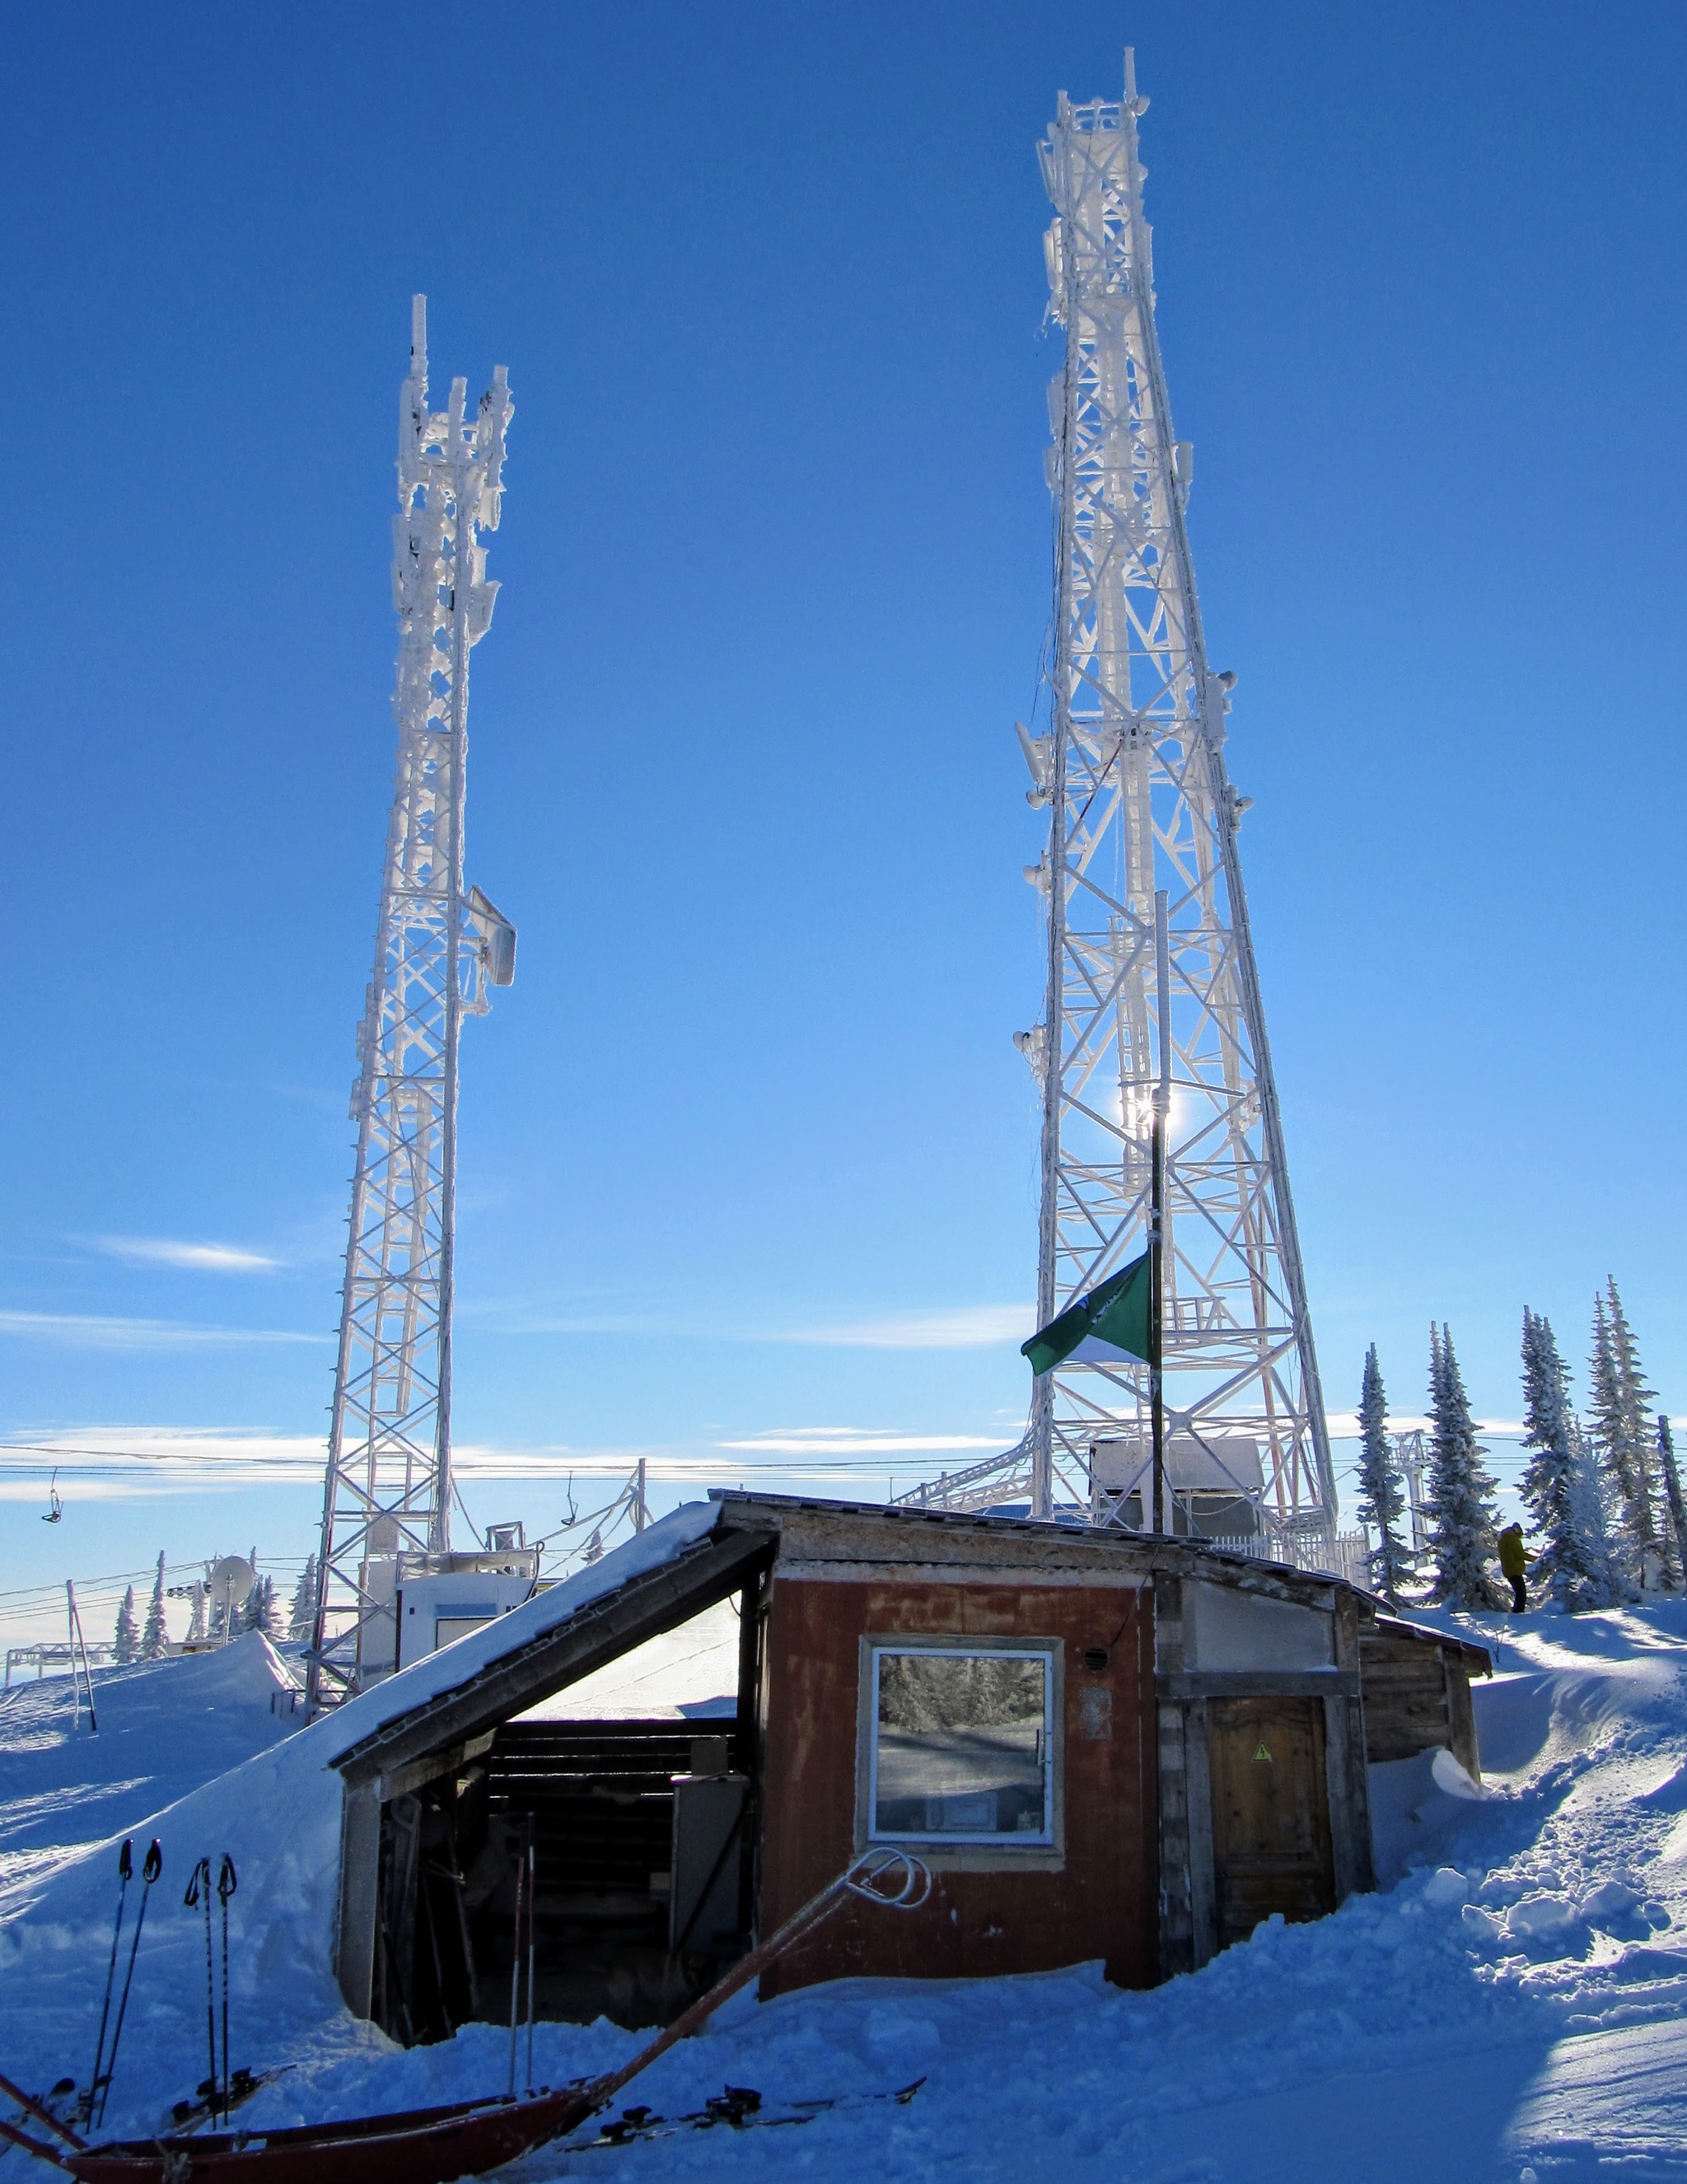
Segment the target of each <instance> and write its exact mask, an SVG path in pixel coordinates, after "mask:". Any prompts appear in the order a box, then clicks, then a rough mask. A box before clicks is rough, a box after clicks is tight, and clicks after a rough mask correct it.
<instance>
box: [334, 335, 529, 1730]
mask: <svg viewBox="0 0 1687 2184" xmlns="http://www.w3.org/2000/svg"><path fill="white" fill-rule="evenodd" d="M466 391H467V389H466V382H465V381H463V380H461V379H457V380H453V382H451V392H450V400H449V402H448V404H447V405H446V407H445V408H444V409H443V410H433V409H429V408H428V405H427V299H426V298H424V297H421V296H418V297H416V298H415V299H414V303H413V305H412V320H411V369H410V376H409V377H408V378H407V379H406V380H405V383H404V390H403V393H402V396H401V398H400V404H399V461H398V472H399V512H398V515H397V516H396V517H395V518H394V525H393V598H394V605H395V607H396V609H397V611H398V622H399V652H398V676H397V686H396V689H395V692H394V699H393V710H394V716H395V718H396V721H397V723H398V731H399V753H398V770H397V778H396V782H395V784H394V793H393V808H392V817H391V821H390V823H389V825H388V833H387V849H386V859H385V866H384V869H383V875H382V884H381V910H380V921H379V925H378V928H377V933H376V941H375V973H374V977H373V978H372V979H371V982H370V985H369V989H368V992H367V995H366V997H365V1002H364V1013H363V1021H362V1022H361V1023H360V1026H359V1028H358V1035H357V1050H358V1063H359V1072H358V1077H357V1081H356V1083H355V1085H354V1087H353V1089H352V1102H351V1112H352V1117H353V1119H354V1120H355V1123H357V1166H356V1170H355V1174H354V1177H353V1179H352V1193H351V1213H350V1234H349V1240H348V1243H347V1248H346V1268H345V1285H344V1290H343V1291H342V1303H341V1317H340V1336H339V1357H338V1365H337V1367H336V1370H335V1376H334V1397H333V1407H332V1422H331V1425H330V1429H329V1439H328V1465H327V1491H326V1494H325V1496H324V1502H323V1511H322V1541H321V1559H320V1564H319V1568H320V1572H321V1577H320V1590H319V1592H318V1595H317V1607H316V1634H315V1640H314V1643H313V1646H312V1649H311V1664H310V1700H311V1703H312V1704H313V1706H314V1705H316V1704H321V1703H324V1702H330V1701H332V1699H333V1698H334V1697H336V1696H337V1695H338V1694H340V1693H343V1692H344V1691H346V1690H348V1689H349V1688H354V1687H355V1685H357V1683H358V1682H359V1681H360V1680H368V1677H369V1676H370V1674H377V1673H380V1672H381V1671H382V1670H383V1669H390V1667H391V1665H392V1660H393V1630H394V1624H393V1590H392V1588H393V1575H394V1572H395V1570H396V1568H397V1567H398V1565H397V1557H399V1556H400V1555H405V1554H416V1555H423V1556H426V1555H438V1554H440V1553H443V1552H445V1551H446V1550H447V1549H449V1547H450V1498H451V1461H450V1446H451V1288H452V1251H453V1240H454V1227H455V1186H456V1114H457V1045H458V1035H459V1033H460V1030H461V1022H462V1018H463V1017H464V1015H465V1014H468V1015H472V1016H478V1015H483V1014H484V1013H485V1011H486V1009H487V1007H488V1006H489V1002H488V998H487V987H488V984H489V983H491V984H495V985H507V984H508V983H510V980H511V977H512V976H513V973H514V968H515V933H514V930H513V928H511V926H510V925H509V924H508V922H506V920H505V919H504V918H502V917H500V915H499V913H498V912H497V911H495V910H494V908H493V905H491V904H490V903H489V901H488V900H487V899H486V898H485V896H483V894H481V893H480V890H479V889H472V890H471V891H469V892H468V893H467V894H465V892H464V888H463V809H464V786H465V783H464V769H465V761H466V757H467V751H468V666H469V653H470V650H471V649H472V647H473V646H474V645H475V644H477V643H478V642H479V640H480V639H481V638H483V637H484V635H485V634H486V632H487V629H488V627H489V625H490V623H491V620H492V608H493V602H494V599H495V597H496V595H497V591H498V587H497V585H496V584H495V583H494V582H489V580H488V578H487V575H486V549H484V547H483V546H482V545H481V544H480V543H479V533H480V532H483V531H495V530H496V529H497V527H498V519H499V513H500V494H501V491H502V485H503V465H504V449H505V437H506V432H507V431H508V428H509V423H510V419H511V414H512V405H511V400H510V393H509V387H508V385H507V383H506V374H505V370H504V368H503V366H502V365H500V367H499V368H498V370H496V371H495V372H494V374H493V381H492V385H491V387H489V389H488V391H487V392H486V393H485V394H483V396H482V397H481V400H480V405H479V409H478V413H472V414H471V413H470V412H469V411H468V409H467V407H466Z"/></svg>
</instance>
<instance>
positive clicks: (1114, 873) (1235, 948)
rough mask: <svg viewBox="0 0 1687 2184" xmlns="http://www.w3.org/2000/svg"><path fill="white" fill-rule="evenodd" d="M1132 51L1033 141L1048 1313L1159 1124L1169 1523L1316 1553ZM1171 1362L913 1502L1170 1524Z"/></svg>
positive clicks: (1039, 1387)
mask: <svg viewBox="0 0 1687 2184" xmlns="http://www.w3.org/2000/svg"><path fill="white" fill-rule="evenodd" d="M1147 104H1148V102H1147V100H1146V99H1143V98H1139V97H1137V86H1136V71H1135V65H1134V62H1133V59H1132V57H1131V55H1130V54H1129V53H1127V54H1126V59H1125V97H1124V99H1123V101H1122V102H1121V103H1117V104H1114V103H1110V102H1109V101H1106V100H1096V101H1094V102H1093V103H1091V104H1089V105H1086V106H1075V105H1074V104H1073V103H1072V102H1071V101H1070V99H1069V98H1068V97H1066V95H1065V93H1064V92H1062V93H1061V95H1060V100H1059V110H1058V112H1057V113H1056V115H1055V119H1054V122H1053V126H1052V127H1051V129H1050V130H1049V132H1048V136H1047V141H1046V142H1044V143H1043V144H1042V145H1041V146H1040V147H1039V152H1040V156H1041V158H1042V172H1043V179H1044V181H1045V182H1046V183H1047V188H1048V194H1049V197H1050V198H1051V199H1052V200H1053V205H1054V214H1055V217H1054V221H1053V226H1051V227H1050V229H1049V231H1048V234H1047V241H1046V248H1047V261H1048V280H1049V287H1050V290H1051V298H1050V304H1049V312H1050V315H1051V317H1052V318H1053V320H1054V322H1055V323H1056V324H1057V325H1058V326H1060V327H1061V328H1062V329H1063V330H1064V334H1065V342H1066V349H1065V359H1064V366H1063V369H1062V370H1061V372H1060V374H1059V377H1058V378H1057V379H1055V381H1054V382H1053V385H1052V386H1051V387H1050V388H1049V418H1050V423H1051V426H1052V427H1053V446H1052V448H1050V449H1049V452H1048V458H1047V461H1048V482H1049V487H1050V489H1051V491H1052V492H1053V496H1054V504H1055V511H1056V515H1057V518H1058V522H1057V538H1058V544H1057V560H1056V570H1055V601H1054V647H1053V672H1052V676H1051V683H1052V694H1051V695H1052V703H1051V706H1050V720H1049V725H1048V728H1047V733H1044V734H1042V735H1040V736H1033V735H1031V733H1029V732H1028V731H1027V730H1025V728H1023V727H1021V728H1020V730H1019V738H1020V741H1021V743H1022V744H1023V746H1024V749H1025V757H1026V760H1027V762H1028V763H1029V765H1030V767H1031V779H1032V788H1031V802H1032V803H1033V804H1034V805H1039V806H1042V805H1046V806H1047V808H1048V811H1049V816H1050V824H1049V840H1048V847H1047V850H1045V852H1044V853H1043V855H1042V858H1041V860H1040V861H1039V862H1038V863H1037V864H1036V865H1035V866H1028V867H1027V870H1026V877H1027V878H1029V879H1031V880H1032V881H1033V882H1034V883H1035V884H1036V888H1037V889H1038V891H1039V893H1040V894H1041V897H1042V907H1043V916H1044V933H1045V936H1046V939H1047V966H1048V970H1047V1000H1046V1004H1045V1007H1044V1012H1043V1017H1042V1022H1041V1023H1040V1024H1038V1025H1037V1026H1036V1028H1034V1029H1032V1030H1031V1031H1028V1032H1022V1033H1020V1034H1019V1039H1018V1044H1019V1047H1020V1049H1021V1050H1022V1051H1023V1052H1024V1054H1025V1057H1026V1059H1027V1061H1029V1062H1030V1063H1031V1067H1032V1069H1033V1071H1034V1072H1035V1073H1036V1079H1037V1083H1038V1085H1039V1087H1040V1089H1041V1094H1042V1216H1041V1223H1040V1229H1039V1239H1038V1263H1037V1320H1036V1323H1037V1324H1038V1326H1040V1327H1042V1326H1046V1325H1047V1323H1048V1322H1049V1321H1050V1320H1052V1319H1053V1318H1054V1316H1055V1314H1056V1313H1057V1312H1060V1311H1062V1310H1063V1309H1064V1307H1066V1306H1067V1305H1069V1304H1070V1303H1071V1302H1072V1301H1074V1300H1075V1298H1077V1297H1079V1296H1081V1295H1083V1294H1084V1293H1085V1292H1086V1291H1087V1290H1092V1289H1093V1288H1094V1287H1095V1285H1096V1284H1098V1282H1101V1281H1103V1280H1105V1279H1106V1278H1107V1277H1108V1276H1109V1274H1111V1273H1115V1272H1117V1271H1118V1270H1119V1269H1120V1268H1122V1267H1124V1266H1126V1265H1128V1264H1129V1263H1130V1262H1131V1260H1133V1259H1135V1258H1137V1256H1139V1255H1140V1254H1141V1253H1142V1251H1144V1249H1145V1248H1146V1246H1147V1245H1148V1240H1149V1234H1150V1224H1151V1221H1152V1216H1153V1210H1154V1162H1153V1142H1154V1117H1155V1112H1156V1106H1157V1105H1158V1106H1159V1111H1160V1113H1161V1115H1162V1117H1163V1137H1164V1144H1165V1160H1164V1184H1163V1191H1162V1202H1163V1206H1164V1220H1163V1229H1162V1237H1163V1246H1162V1251H1161V1254H1160V1259H1161V1264H1162V1266H1163V1268H1164V1277H1163V1284H1162V1288H1161V1292H1160V1299H1159V1301H1160V1329H1161V1343H1162V1354H1163V1361H1164V1379H1163V1386H1164V1401H1165V1419H1164V1429H1165V1440H1164V1447H1165V1478H1166V1481H1167V1488H1168V1498H1167V1500H1166V1501H1165V1502H1162V1505H1161V1508H1160V1511H1159V1521H1160V1524H1162V1525H1164V1526H1165V1527H1166V1528H1168V1529H1172V1528H1175V1529H1178V1530H1180V1531H1181V1530H1185V1529H1189V1530H1193V1531H1195V1532H1204V1533H1205V1534H1206V1535H1208V1536H1209V1537H1212V1536H1220V1537H1237V1538H1238V1540H1239V1543H1245V1544H1247V1545H1248V1546H1249V1548H1250V1551H1252V1552H1266V1553H1274V1554H1276V1555H1278V1556H1280V1557H1283V1558H1285V1559H1290V1560H1295V1561H1301V1562H1321V1561H1326V1560H1327V1559H1328V1557H1330V1555H1331V1553H1332V1547H1333V1535H1334V1526H1335V1517H1336V1498H1335V1486H1334V1480H1333V1477H1332V1470H1331V1465H1330V1451H1329V1439H1328V1432H1327V1427H1326V1424H1325V1419H1324V1407H1323V1400H1322V1396H1321V1390H1320V1388H1319V1385H1318V1365H1317V1360H1316V1356H1315V1355H1314V1351H1313V1347H1312V1329H1311V1323H1310V1320H1309V1318H1308V1316H1307V1310H1306V1285H1305V1281H1304V1277H1303V1274H1302V1272H1301V1264H1300V1246H1299V1241H1298V1240H1297V1238H1296V1235H1295V1228H1294V1212H1293V1206H1291V1204H1290V1201H1289V1192H1288V1165H1287V1162H1286V1161H1285V1159H1284V1156H1283V1141H1282V1121H1281V1118H1280V1117H1279V1114H1278V1110H1277V1096H1276V1086H1275V1084H1273V1082H1272V1078H1271V1052H1270V1049H1269V1048H1268V1046H1267V1045H1266V1041H1265V1011H1264V1008H1263V1006H1262V1005H1261V1003H1260V982H1259V977H1258V974H1257V972H1256V971H1255V968H1254V945H1253V941H1252V939H1251V938H1250V937H1249V933H1248V905H1247V900H1246V898H1245V896H1244V894H1243V888H1242V867H1241V864H1240V862H1239V861H1238V859H1237V844H1236V835H1237V824H1238V822H1239V821H1240V819H1241V816H1242V814H1243V811H1245V810H1246V809H1247V799H1244V798H1242V797H1238V796H1237V794H1236V793H1235V791H1234V790H1233V789H1232V787H1231V784H1230V779H1229V776H1228V774H1227V773H1226V770H1225V760H1224V748H1225V739H1226V727H1225V716H1226V712H1227V710H1228V708H1229V692H1230V687H1231V685H1232V683H1233V682H1234V680H1235V677H1233V676H1230V675H1224V674H1215V673H1214V672H1213V671H1212V669H1211V668H1210V666H1209V664H1208V660H1207V653H1206V646H1205V643H1204V639H1203V638H1202V633H1201V616H1200V608H1199V605H1198V602H1197V599H1196V596H1195V577H1194V571H1193V565H1192V563H1191V561H1190V558H1189V540H1188V535H1187V530H1186V527H1185V518H1186V514H1187V508H1188V501H1189V483H1190V476H1191V471H1192V462H1191V453H1190V448H1189V447H1188V444H1187V443H1179V442H1178V441H1177V440H1176V437H1174V435H1173V432H1172V425H1171V409H1170V404H1169V403H1168V401H1167V399H1166V391H1165V371H1164V370H1163V368H1162V365H1161V363H1160V354H1159V339H1158V337H1157V335H1156V333H1155V330H1154V270H1153V259H1152V255H1151V252H1150V246H1149V237H1148V222H1147V220H1145V219H1144V217H1143V214H1142V171H1143V170H1142V163H1141V161H1140V159H1139V158H1138V156H1137V120H1138V118H1139V116H1140V115H1141V114H1142V112H1143V111H1144V109H1145V108H1146V106H1147ZM1151 1412H1152V1404H1151V1380H1150V1370H1149V1368H1148V1367H1147V1366H1146V1365H1137V1363H1135V1362H1133V1361H1131V1360H1130V1359H1129V1358H1126V1357H1121V1356H1120V1354H1119V1353H1118V1352H1116V1351H1114V1352H1112V1353H1111V1354H1110V1355H1101V1356H1096V1355H1086V1354H1085V1353H1084V1351H1079V1352H1078V1353H1076V1354H1075V1355H1074V1356H1073V1357H1071V1358H1070V1359H1069V1360H1068V1361H1067V1362H1065V1363H1064V1364H1063V1365H1061V1366H1059V1367H1057V1368H1056V1369H1055V1370H1054V1371H1053V1373H1049V1374H1047V1375H1046V1376H1044V1377H1043V1378H1042V1379H1038V1380H1037V1381H1036V1384H1035V1394H1034V1397H1033V1403H1032V1410H1031V1424H1030V1426H1029V1428H1028V1429H1027V1432H1026V1434H1025V1439H1024V1440H1022V1441H1021V1442H1020V1444H1019V1446H1018V1447H1017V1448H1015V1449H1013V1450H1011V1451H1009V1452H1008V1455H1007V1456H1005V1457H998V1458H993V1459H989V1460H986V1462H985V1463H979V1464H975V1465H973V1466H971V1467H969V1468H968V1469H967V1470H964V1471H962V1472H958V1473H955V1474H950V1475H948V1476H947V1477H945V1478H943V1479H939V1480H937V1481H936V1482H933V1483H930V1484H928V1485H924V1486H922V1487H918V1488H915V1489H914V1490H913V1492H911V1493H908V1494H905V1495H903V1496H900V1497H899V1498H900V1499H901V1500H902V1501H904V1502H913V1503H924V1504H925V1505H927V1506H934V1507H945V1506H947V1507H969V1508H978V1507H988V1506H990V1505H992V1503H1003V1502H1011V1501H1012V1499H1013V1497H1014V1496H1019V1497H1021V1498H1022V1499H1023V1497H1024V1496H1026V1495H1027V1494H1028V1495H1029V1496H1030V1502H1031V1509H1032V1512H1033V1513H1035V1514H1036V1515H1046V1514H1047V1513H1049V1512H1050V1511H1051V1509H1052V1508H1053V1507H1056V1506H1057V1505H1062V1504H1064V1505H1065V1506H1067V1507H1070V1506H1072V1505H1073V1504H1076V1505H1078V1506H1079V1507H1081V1508H1082V1509H1084V1510H1085V1512H1086V1513H1087V1514H1088V1516H1089V1517H1090V1518H1091V1519H1092V1521H1093V1522H1096V1523H1101V1524H1107V1523H1126V1524H1139V1525H1145V1526H1150V1527H1151V1526H1152V1525H1153V1524H1154V1516H1155V1512H1154V1500H1153V1496H1152V1493H1151V1492H1150V1490H1149V1480H1150V1478H1151V1464H1152V1431H1151Z"/></svg>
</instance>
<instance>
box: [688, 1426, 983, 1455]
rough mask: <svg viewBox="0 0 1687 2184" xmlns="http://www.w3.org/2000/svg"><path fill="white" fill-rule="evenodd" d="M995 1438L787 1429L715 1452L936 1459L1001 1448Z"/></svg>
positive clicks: (856, 1429)
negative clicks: (950, 1453) (956, 1451)
mask: <svg viewBox="0 0 1687 2184" xmlns="http://www.w3.org/2000/svg"><path fill="white" fill-rule="evenodd" d="M715 1446H716V1447H717V1448H735V1449H744V1450H746V1451H753V1452H755V1453H757V1454H759V1455H763V1456H819V1457H830V1456H902V1455H935V1454H937V1453H940V1452H941V1451H944V1450H947V1449H961V1448H1000V1447H1001V1446H1002V1439H1001V1436H1000V1435H997V1434H986V1435H979V1434H904V1433H897V1432H895V1431H893V1430H891V1429H882V1430H881V1429H876V1428H874V1427H860V1426H790V1427H787V1428H785V1429H784V1430H783V1431H779V1430H774V1431H773V1432H771V1433H763V1434H755V1435H751V1437H750V1438H749V1439H748V1440H718V1441H717V1442H716V1443H715Z"/></svg>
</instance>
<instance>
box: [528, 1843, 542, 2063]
mask: <svg viewBox="0 0 1687 2184" xmlns="http://www.w3.org/2000/svg"><path fill="white" fill-rule="evenodd" d="M538 1908H539V1874H538V1867H537V1862H536V1860H535V1858H534V1855H533V1816H532V1815H531V1814H529V1815H528V2092H532V2091H533V1960H534V1952H535V1942H534V1919H535V1918H536V1916H537V1914H538Z"/></svg>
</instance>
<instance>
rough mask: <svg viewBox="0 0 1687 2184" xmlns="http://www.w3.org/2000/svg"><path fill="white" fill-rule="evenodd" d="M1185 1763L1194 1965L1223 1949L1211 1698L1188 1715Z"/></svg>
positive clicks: (1195, 1704)
mask: <svg viewBox="0 0 1687 2184" xmlns="http://www.w3.org/2000/svg"><path fill="white" fill-rule="evenodd" d="M1184 1724H1185V1726H1184V1766H1185V1768H1186V1769H1187V1793H1188V1806H1189V1933H1190V1942H1191V1944H1192V1953H1193V1958H1194V1969H1195V1970H1197V1971H1198V1970H1200V1968H1201V1966H1202V1965H1203V1964H1209V1963H1210V1962H1211V1960H1212V1958H1214V1957H1215V1956H1216V1955H1217V1954H1218V1953H1219V1947H1220V1942H1219V1922H1218V1879H1217V1874H1216V1871H1215V1864H1214V1858H1213V1784H1212V1763H1211V1755H1210V1752H1209V1747H1208V1741H1207V1702H1206V1701H1205V1700H1204V1699H1199V1698H1198V1699H1195V1700H1193V1701H1192V1702H1191V1703H1190V1705H1189V1707H1188V1708H1187V1712H1186V1713H1185V1716H1184Z"/></svg>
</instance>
